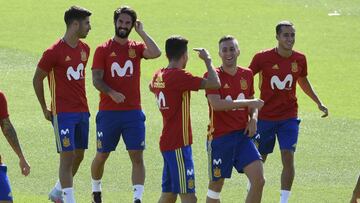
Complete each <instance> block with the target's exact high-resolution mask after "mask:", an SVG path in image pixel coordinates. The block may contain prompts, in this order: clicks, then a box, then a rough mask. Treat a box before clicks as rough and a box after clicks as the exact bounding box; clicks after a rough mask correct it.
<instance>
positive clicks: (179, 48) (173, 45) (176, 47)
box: [165, 36, 189, 60]
mask: <svg viewBox="0 0 360 203" xmlns="http://www.w3.org/2000/svg"><path fill="white" fill-rule="evenodd" d="M188 42H189V41H188V40H187V39H185V38H184V37H181V36H171V37H169V38H168V39H167V40H166V43H165V51H166V56H167V57H168V59H169V60H179V59H180V58H181V56H183V55H184V54H185V52H186V51H187V44H188Z"/></svg>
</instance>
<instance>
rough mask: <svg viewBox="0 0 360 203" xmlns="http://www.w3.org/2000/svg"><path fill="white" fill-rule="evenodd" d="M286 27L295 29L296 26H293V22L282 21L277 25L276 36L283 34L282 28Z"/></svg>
mask: <svg viewBox="0 0 360 203" xmlns="http://www.w3.org/2000/svg"><path fill="white" fill-rule="evenodd" d="M285 26H291V27H294V24H292V22H290V21H288V20H284V21H281V22H279V23H278V24H277V25H276V28H275V30H276V34H277V35H279V34H280V33H281V28H282V27H285Z"/></svg>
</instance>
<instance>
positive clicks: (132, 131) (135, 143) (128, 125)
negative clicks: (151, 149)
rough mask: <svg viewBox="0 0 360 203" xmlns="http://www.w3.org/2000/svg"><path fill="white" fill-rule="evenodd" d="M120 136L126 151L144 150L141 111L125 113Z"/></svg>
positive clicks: (143, 128)
mask: <svg viewBox="0 0 360 203" xmlns="http://www.w3.org/2000/svg"><path fill="white" fill-rule="evenodd" d="M126 116H127V120H126V121H124V123H123V125H122V136H123V140H124V142H125V145H126V149H127V150H144V149H145V114H144V113H143V112H142V111H141V110H134V111H130V112H126Z"/></svg>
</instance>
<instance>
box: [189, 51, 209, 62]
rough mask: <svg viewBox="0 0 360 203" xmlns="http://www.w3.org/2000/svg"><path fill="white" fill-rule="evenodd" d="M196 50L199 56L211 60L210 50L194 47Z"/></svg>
mask: <svg viewBox="0 0 360 203" xmlns="http://www.w3.org/2000/svg"><path fill="white" fill-rule="evenodd" d="M193 50H194V51H196V52H198V54H199V57H200V58H201V59H202V60H204V61H207V60H211V57H210V54H209V52H208V51H207V50H206V49H205V48H193Z"/></svg>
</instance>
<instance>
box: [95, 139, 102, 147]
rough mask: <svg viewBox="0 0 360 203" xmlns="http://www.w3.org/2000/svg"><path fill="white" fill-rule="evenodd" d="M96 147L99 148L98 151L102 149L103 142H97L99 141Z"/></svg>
mask: <svg viewBox="0 0 360 203" xmlns="http://www.w3.org/2000/svg"><path fill="white" fill-rule="evenodd" d="M96 146H97V148H98V149H101V148H102V142H101V140H97V141H96Z"/></svg>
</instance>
